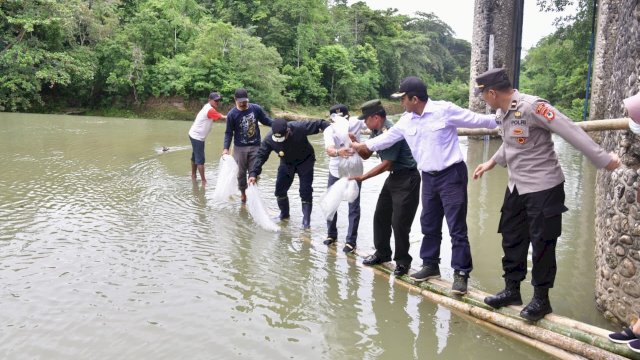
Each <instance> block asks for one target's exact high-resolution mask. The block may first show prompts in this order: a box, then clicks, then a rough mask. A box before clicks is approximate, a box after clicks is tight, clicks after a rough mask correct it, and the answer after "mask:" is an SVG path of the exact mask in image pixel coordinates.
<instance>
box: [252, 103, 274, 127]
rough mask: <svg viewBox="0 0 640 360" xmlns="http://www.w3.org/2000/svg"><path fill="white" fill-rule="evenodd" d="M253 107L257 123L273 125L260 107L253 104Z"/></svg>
mask: <svg viewBox="0 0 640 360" xmlns="http://www.w3.org/2000/svg"><path fill="white" fill-rule="evenodd" d="M253 105H254V106H255V107H256V109H255V113H256V119H258V121H259V122H261V123H262V124H263V125H267V126H271V123H273V120H271V118H270V117H268V116H267V114H266V113H265V112H264V110H263V109H262V107H261V106H260V105H256V104H253Z"/></svg>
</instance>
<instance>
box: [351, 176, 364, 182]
mask: <svg viewBox="0 0 640 360" xmlns="http://www.w3.org/2000/svg"><path fill="white" fill-rule="evenodd" d="M349 180H355V181H358V182H363V181H364V180H365V179H364V176H362V175H358V176H352V177H350V178H349Z"/></svg>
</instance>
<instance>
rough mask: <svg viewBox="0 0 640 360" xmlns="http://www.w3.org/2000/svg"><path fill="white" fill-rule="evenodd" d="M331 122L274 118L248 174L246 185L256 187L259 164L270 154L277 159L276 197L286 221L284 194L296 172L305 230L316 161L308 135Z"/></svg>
mask: <svg viewBox="0 0 640 360" xmlns="http://www.w3.org/2000/svg"><path fill="white" fill-rule="evenodd" d="M329 125H330V123H329V122H327V121H324V120H319V121H304V122H297V121H293V122H290V123H287V121H286V120H284V119H275V120H274V121H273V124H272V125H271V132H269V133H268V134H267V136H265V137H264V139H263V140H262V145H260V149H259V150H258V155H257V158H256V161H255V163H254V165H253V167H252V168H251V170H250V171H249V184H255V182H256V177H257V176H258V175H260V173H261V172H262V165H264V163H265V162H267V160H268V159H269V155H270V154H271V152H272V151H273V152H275V153H276V154H278V156H279V157H280V166H279V167H278V176H277V178H276V191H275V196H276V199H277V200H278V207H279V208H280V219H287V218H289V197H288V196H287V192H288V191H289V188H290V187H291V184H292V183H293V177H294V175H295V174H296V173H297V174H298V179H299V180H300V199H301V200H302V215H303V216H302V227H303V228H304V229H308V228H309V227H310V222H311V209H312V207H313V197H312V196H313V187H312V185H313V165H314V163H315V162H316V156H315V152H314V151H313V146H311V143H309V140H308V139H307V136H309V135H313V134H317V133H319V132H320V131H321V130H324V129H326V128H327V127H329Z"/></svg>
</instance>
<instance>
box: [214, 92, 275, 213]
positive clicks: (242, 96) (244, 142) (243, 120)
mask: <svg viewBox="0 0 640 360" xmlns="http://www.w3.org/2000/svg"><path fill="white" fill-rule="evenodd" d="M233 98H234V101H235V104H236V106H235V107H234V108H233V109H231V110H230V111H229V113H228V114H227V129H226V130H225V132H224V148H223V150H222V154H229V148H230V147H231V139H233V146H234V149H233V158H234V159H235V160H236V163H238V189H240V193H241V198H240V199H241V200H242V202H243V203H244V202H246V201H247V196H246V194H245V190H246V189H247V171H248V170H249V169H251V167H252V166H253V164H254V162H255V160H256V155H257V154H258V148H259V147H260V127H259V126H258V122H260V123H262V124H263V125H267V126H271V123H273V120H271V118H269V117H268V116H267V114H266V113H265V112H264V110H263V109H262V107H261V106H260V105H258V104H252V103H249V95H248V94H247V90H245V89H242V88H239V89H236V92H235V95H234V97H233Z"/></svg>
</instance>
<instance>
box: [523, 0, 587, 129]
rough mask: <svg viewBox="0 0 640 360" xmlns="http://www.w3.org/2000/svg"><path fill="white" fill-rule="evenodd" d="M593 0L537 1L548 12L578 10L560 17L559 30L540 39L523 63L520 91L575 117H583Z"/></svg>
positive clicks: (575, 118) (576, 118)
mask: <svg viewBox="0 0 640 360" xmlns="http://www.w3.org/2000/svg"><path fill="white" fill-rule="evenodd" d="M593 1H594V0H577V2H574V1H571V0H538V4H539V5H540V6H541V8H543V9H546V10H548V11H562V10H564V9H565V8H566V7H567V6H570V5H575V6H576V7H577V12H576V14H575V15H573V16H569V17H566V18H559V19H558V20H557V21H556V22H557V26H558V30H556V32H555V33H553V34H551V35H549V36H547V37H545V38H543V39H542V40H540V42H539V43H538V44H537V46H536V47H534V48H532V49H531V50H529V52H528V53H527V56H526V57H525V59H524V61H523V62H522V70H521V83H520V88H521V89H522V91H523V92H526V93H530V94H535V95H538V96H541V97H543V98H546V99H548V100H549V101H551V102H552V103H553V104H554V105H555V106H556V107H557V108H558V109H559V110H560V111H562V112H563V113H564V114H566V115H567V116H569V117H570V118H572V119H574V120H579V119H582V117H583V109H584V103H585V97H586V86H587V73H588V69H587V68H588V58H589V47H590V42H591V27H592V19H593Z"/></svg>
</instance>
